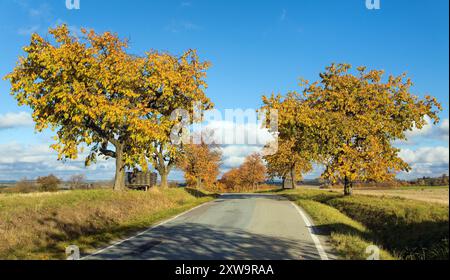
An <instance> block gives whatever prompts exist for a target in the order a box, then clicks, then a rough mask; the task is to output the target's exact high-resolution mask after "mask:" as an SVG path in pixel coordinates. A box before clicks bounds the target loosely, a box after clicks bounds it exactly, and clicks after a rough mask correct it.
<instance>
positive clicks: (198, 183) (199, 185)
mask: <svg viewBox="0 0 450 280" xmlns="http://www.w3.org/2000/svg"><path fill="white" fill-rule="evenodd" d="M201 186H202V178H200V177H198V178H197V186H196V187H195V188H196V189H200V187H201Z"/></svg>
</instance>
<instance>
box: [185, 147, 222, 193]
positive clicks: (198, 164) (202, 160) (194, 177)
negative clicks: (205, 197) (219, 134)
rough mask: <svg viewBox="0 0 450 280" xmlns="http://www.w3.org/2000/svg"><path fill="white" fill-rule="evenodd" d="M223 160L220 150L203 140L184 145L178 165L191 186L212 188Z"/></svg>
mask: <svg viewBox="0 0 450 280" xmlns="http://www.w3.org/2000/svg"><path fill="white" fill-rule="evenodd" d="M221 160H222V153H221V152H220V150H219V149H218V148H217V147H215V146H211V145H208V144H206V143H205V142H204V141H202V142H201V143H200V144H187V145H184V146H183V149H182V151H181V155H180V156H179V159H178V167H179V168H180V169H181V170H183V171H184V178H185V180H186V183H187V184H188V185H189V186H191V187H196V188H200V187H202V186H203V187H205V188H210V187H212V185H213V184H214V183H215V182H216V181H217V176H219V173H220V170H219V168H220V164H221Z"/></svg>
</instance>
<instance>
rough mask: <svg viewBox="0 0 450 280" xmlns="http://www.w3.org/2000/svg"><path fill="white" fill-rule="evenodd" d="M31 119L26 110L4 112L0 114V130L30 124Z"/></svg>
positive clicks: (31, 122) (31, 123)
mask: <svg viewBox="0 0 450 280" xmlns="http://www.w3.org/2000/svg"><path fill="white" fill-rule="evenodd" d="M32 125H33V119H32V118H31V115H30V114H29V113H26V112H18V113H6V114H3V115H0V130H1V129H7V128H15V127H22V126H32Z"/></svg>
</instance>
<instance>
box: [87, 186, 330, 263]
mask: <svg viewBox="0 0 450 280" xmlns="http://www.w3.org/2000/svg"><path fill="white" fill-rule="evenodd" d="M301 212H302V210H300V209H298V208H297V207H296V206H295V205H294V204H293V203H292V202H290V201H287V200H285V199H283V198H281V197H279V196H274V195H248V194H236V195H224V196H222V197H220V198H219V199H217V200H215V201H213V202H210V203H207V204H205V205H202V206H200V207H198V208H195V209H193V210H192V211H190V212H188V213H185V214H183V215H181V216H179V217H177V218H175V219H172V220H171V221H169V222H167V223H164V224H162V225H160V226H158V227H156V228H153V229H151V230H148V231H146V232H144V233H142V234H140V235H138V236H136V237H131V238H129V239H127V240H125V241H122V242H120V243H117V244H115V245H112V246H110V247H108V248H105V249H103V250H100V251H98V252H97V253H95V254H94V255H91V256H88V257H86V258H85V259H107V260H116V259H123V260H285V259H288V260H310V259H326V258H327V255H326V254H325V253H324V251H322V250H321V249H322V247H321V244H320V241H319V240H318V238H317V236H315V235H314V234H312V230H311V227H310V225H309V222H308V219H307V218H306V217H304V214H303V213H301Z"/></svg>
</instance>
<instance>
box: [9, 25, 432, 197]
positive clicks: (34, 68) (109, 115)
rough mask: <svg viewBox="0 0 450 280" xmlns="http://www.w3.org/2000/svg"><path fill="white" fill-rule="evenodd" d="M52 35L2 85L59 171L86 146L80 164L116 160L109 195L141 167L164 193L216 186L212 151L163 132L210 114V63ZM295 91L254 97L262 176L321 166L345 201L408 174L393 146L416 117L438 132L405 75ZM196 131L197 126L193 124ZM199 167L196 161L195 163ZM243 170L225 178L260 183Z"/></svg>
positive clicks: (191, 55)
mask: <svg viewBox="0 0 450 280" xmlns="http://www.w3.org/2000/svg"><path fill="white" fill-rule="evenodd" d="M49 33H50V35H51V36H50V38H43V37H41V36H39V35H38V34H33V35H32V38H31V43H30V44H29V45H28V46H26V47H25V48H24V51H25V56H23V57H20V59H19V62H18V64H17V66H16V67H15V69H14V70H13V71H12V72H11V73H10V74H8V75H7V76H6V77H5V78H6V79H7V80H9V81H10V82H11V85H12V87H11V94H12V95H13V96H14V97H15V98H16V99H17V101H18V103H19V104H20V105H27V106H29V107H30V108H32V109H33V119H34V121H35V123H36V130H37V131H42V130H44V129H46V128H51V129H53V130H55V131H56V136H55V141H56V143H55V144H54V145H52V148H53V149H55V150H56V151H57V152H58V154H59V159H60V160H66V159H76V158H77V157H78V156H79V154H80V153H81V152H82V151H83V148H85V147H88V149H89V153H88V156H87V157H86V159H85V162H86V165H90V164H92V163H95V162H96V161H97V159H98V158H99V157H100V156H102V157H106V158H114V159H115V161H116V172H115V180H114V189H115V190H122V189H124V188H125V185H124V177H125V170H126V168H141V169H143V170H146V169H148V168H149V166H150V165H151V166H153V167H154V168H155V169H156V170H157V171H158V172H159V174H160V177H161V185H162V187H167V186H168V184H167V178H168V174H169V172H170V171H171V170H172V169H173V168H174V167H176V166H177V165H178V166H179V167H181V168H182V169H183V170H185V173H186V180H187V181H188V183H189V184H195V185H197V186H198V185H200V184H202V182H206V183H208V184H209V181H211V180H215V178H216V177H217V175H218V173H217V172H218V171H217V170H218V165H219V164H220V153H219V152H217V150H214V149H210V148H209V147H208V145H206V144H204V143H202V144H201V145H174V144H173V143H172V142H171V136H173V135H172V128H173V127H174V126H175V125H177V124H179V123H180V122H181V120H180V119H178V118H173V115H172V113H173V112H174V111H175V110H180V109H182V110H186V111H188V112H192V105H193V104H196V106H197V108H198V109H200V110H208V109H211V108H212V107H213V106H214V105H213V103H212V102H211V101H210V99H209V98H208V97H207V96H206V94H205V89H206V88H207V84H206V81H205V78H206V70H207V69H208V67H209V63H208V62H202V61H200V60H199V58H198V56H197V54H196V52H195V51H193V50H189V51H187V52H185V53H183V54H182V55H180V56H174V55H171V54H168V53H161V52H157V51H148V52H147V53H145V55H143V56H138V55H133V54H130V53H129V51H128V42H127V41H126V40H121V39H120V38H119V37H118V36H117V35H116V34H112V33H110V32H105V33H103V34H97V33H95V32H94V31H93V30H91V31H87V30H85V29H82V35H81V36H74V35H72V34H71V32H70V31H69V28H68V27H67V26H66V25H61V26H58V27H56V28H54V29H50V31H49ZM300 87H301V91H300V92H289V93H288V94H286V95H285V96H282V95H272V96H264V97H263V103H264V106H263V108H262V109H266V110H267V112H270V111H271V110H273V109H275V110H277V111H278V118H279V125H278V126H279V131H278V132H277V134H276V136H277V137H278V139H279V143H278V144H279V149H278V153H276V154H275V155H271V156H266V157H265V158H264V159H265V160H266V162H267V163H268V168H267V172H268V174H269V176H271V177H281V178H287V177H289V178H292V182H295V181H297V180H299V179H301V176H302V174H304V173H306V172H309V171H310V170H311V169H312V167H313V164H321V165H323V166H325V171H324V173H323V174H322V177H323V178H324V179H326V180H328V181H330V182H332V183H335V182H341V183H343V184H344V186H345V194H351V190H352V185H353V182H355V181H375V182H376V181H386V180H389V179H392V178H393V177H395V174H396V172H399V171H407V170H409V166H408V164H407V163H405V162H404V161H403V160H402V159H401V158H400V157H399V156H398V152H399V149H397V148H396V147H394V146H393V143H394V141H397V140H405V139H406V135H405V132H406V131H408V130H411V129H413V128H418V129H420V128H422V127H423V126H424V125H425V119H424V117H425V116H429V117H430V118H431V119H432V120H434V121H435V122H438V121H439V118H438V112H439V111H440V110H441V107H440V104H439V103H438V102H437V101H436V99H434V98H432V97H430V96H426V97H425V98H424V99H419V98H418V97H416V96H414V95H412V94H411V92H410V91H411V87H412V82H411V80H410V79H408V78H407V77H406V76H405V75H401V76H398V77H395V76H389V77H388V78H386V77H384V72H383V71H378V70H370V71H368V70H366V68H365V67H359V68H357V69H356V73H354V72H353V71H352V67H351V66H350V65H347V64H333V65H331V66H330V67H327V68H326V71H325V72H323V73H321V74H320V80H318V81H317V82H314V83H310V82H309V81H305V80H302V81H301V83H300ZM267 119H268V120H269V119H270V118H267ZM194 121H200V120H195V119H191V122H190V124H192V123H193V122H194ZM268 125H269V124H268ZM179 133H180V135H179V136H181V135H182V134H183V131H180V132H179ZM199 158H202V159H204V160H203V161H200V160H194V159H199ZM248 160H250V161H251V160H253V159H252V158H251V157H250V158H249V159H248ZM245 166H247V167H245ZM242 168H247V169H249V170H248V172H247V173H246V174H247V175H246V176H241V175H242V174H243V173H242V169H240V170H232V171H231V173H232V174H233V173H236V174H238V173H239V172H240V173H241V175H239V176H240V177H242V180H250V181H251V182H256V181H258V180H257V179H256V178H251V176H254V175H253V174H254V172H252V170H251V168H255V165H252V164H244V167H242ZM238 171H239V172H238ZM236 174H235V175H236ZM227 176H230V174H228V175H227ZM233 176H234V175H233ZM236 176H237V175H236ZM244 177H245V178H244ZM243 183H245V184H247V183H248V182H243ZM250 184H253V183H250Z"/></svg>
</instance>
